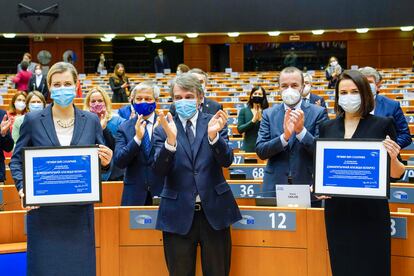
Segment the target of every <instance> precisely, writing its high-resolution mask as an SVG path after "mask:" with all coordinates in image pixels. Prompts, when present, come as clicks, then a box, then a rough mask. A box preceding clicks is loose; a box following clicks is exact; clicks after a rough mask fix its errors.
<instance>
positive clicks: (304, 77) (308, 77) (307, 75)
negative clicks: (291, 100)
mask: <svg viewBox="0 0 414 276" xmlns="http://www.w3.org/2000/svg"><path fill="white" fill-rule="evenodd" d="M305 79H309V81H310V82H312V80H313V78H312V75H311V74H309V73H303V80H305Z"/></svg>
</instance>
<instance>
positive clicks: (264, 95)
mask: <svg viewBox="0 0 414 276" xmlns="http://www.w3.org/2000/svg"><path fill="white" fill-rule="evenodd" d="M260 89H261V90H262V92H263V101H262V103H261V104H260V107H261V108H262V110H264V109H266V108H268V107H269V102H268V101H267V97H266V90H265V89H264V88H263V87H261V86H260V85H257V86H255V87H253V88H252V91H251V92H250V97H249V101H248V102H247V105H248V106H249V107H250V108H253V100H252V96H253V93H254V92H256V91H257V90H260Z"/></svg>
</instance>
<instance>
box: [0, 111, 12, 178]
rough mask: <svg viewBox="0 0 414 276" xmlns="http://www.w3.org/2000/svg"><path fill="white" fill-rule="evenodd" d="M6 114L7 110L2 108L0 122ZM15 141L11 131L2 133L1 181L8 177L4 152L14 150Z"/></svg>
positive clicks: (0, 147)
mask: <svg viewBox="0 0 414 276" xmlns="http://www.w3.org/2000/svg"><path fill="white" fill-rule="evenodd" d="M4 115H6V111H4V110H0V122H1V120H3V117H4ZM13 146H14V141H13V138H12V137H11V134H10V131H9V132H7V134H6V136H4V137H3V136H1V135H0V181H4V180H5V179H6V167H5V165H4V159H5V158H4V153H3V151H6V152H10V151H12V150H13Z"/></svg>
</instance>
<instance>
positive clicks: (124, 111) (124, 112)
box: [118, 104, 131, 120]
mask: <svg viewBox="0 0 414 276" xmlns="http://www.w3.org/2000/svg"><path fill="white" fill-rule="evenodd" d="M118 115H119V116H120V117H121V118H124V119H125V120H129V117H130V116H131V105H130V104H128V105H125V106H123V107H122V108H120V109H118Z"/></svg>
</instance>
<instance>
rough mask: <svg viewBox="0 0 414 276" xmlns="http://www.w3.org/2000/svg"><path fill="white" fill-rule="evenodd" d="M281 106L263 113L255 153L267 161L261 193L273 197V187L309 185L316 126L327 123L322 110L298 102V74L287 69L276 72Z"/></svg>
mask: <svg viewBox="0 0 414 276" xmlns="http://www.w3.org/2000/svg"><path fill="white" fill-rule="evenodd" d="M279 87H280V89H281V90H282V99H283V103H281V104H278V105H274V106H273V107H272V108H269V109H266V110H264V112H263V117H262V121H261V123H260V129H259V136H258V138H257V141H256V153H257V155H258V156H259V157H260V159H263V160H265V159H268V161H267V165H266V168H265V171H264V177H263V192H267V193H266V195H267V196H275V184H308V185H311V184H312V183H313V178H312V177H313V176H312V174H313V165H314V164H313V152H314V141H315V138H316V137H318V134H319V130H318V128H319V124H320V123H321V122H323V121H325V120H328V115H327V113H326V110H325V109H324V108H322V107H320V106H317V105H315V104H310V103H307V102H304V101H303V100H302V94H301V93H302V91H303V87H304V82H303V75H302V72H301V71H300V70H299V69H297V68H296V67H287V68H285V69H283V70H282V71H281V72H280V77H279Z"/></svg>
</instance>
